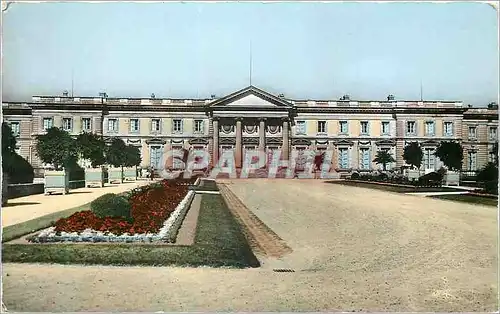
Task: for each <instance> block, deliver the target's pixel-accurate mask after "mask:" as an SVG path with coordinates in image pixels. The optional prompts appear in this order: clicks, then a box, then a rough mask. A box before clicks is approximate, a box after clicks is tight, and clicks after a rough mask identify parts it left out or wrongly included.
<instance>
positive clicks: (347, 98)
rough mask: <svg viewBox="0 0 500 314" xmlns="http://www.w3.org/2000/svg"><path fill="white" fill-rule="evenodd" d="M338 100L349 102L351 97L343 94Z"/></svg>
mask: <svg viewBox="0 0 500 314" xmlns="http://www.w3.org/2000/svg"><path fill="white" fill-rule="evenodd" d="M340 100H351V97H350V96H349V94H345V95H344V96H342V97H340Z"/></svg>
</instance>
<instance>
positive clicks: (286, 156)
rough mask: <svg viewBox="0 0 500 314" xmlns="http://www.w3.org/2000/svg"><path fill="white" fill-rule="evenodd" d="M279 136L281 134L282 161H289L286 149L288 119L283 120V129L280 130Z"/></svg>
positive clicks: (287, 146) (288, 145)
mask: <svg viewBox="0 0 500 314" xmlns="http://www.w3.org/2000/svg"><path fill="white" fill-rule="evenodd" d="M281 134H283V147H282V151H283V159H284V160H289V158H290V155H289V151H288V149H289V147H290V141H289V137H288V118H285V119H283V128H282V129H281Z"/></svg>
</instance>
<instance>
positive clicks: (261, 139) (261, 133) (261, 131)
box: [259, 118, 266, 152]
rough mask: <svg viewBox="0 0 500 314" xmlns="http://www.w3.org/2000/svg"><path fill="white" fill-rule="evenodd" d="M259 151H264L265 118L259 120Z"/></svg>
mask: <svg viewBox="0 0 500 314" xmlns="http://www.w3.org/2000/svg"><path fill="white" fill-rule="evenodd" d="M259 150H260V151H261V152H263V151H265V150H266V118H260V119H259Z"/></svg>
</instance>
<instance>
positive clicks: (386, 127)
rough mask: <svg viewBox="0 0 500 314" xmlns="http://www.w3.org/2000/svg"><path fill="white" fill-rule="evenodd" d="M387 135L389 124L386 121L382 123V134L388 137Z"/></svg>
mask: <svg viewBox="0 0 500 314" xmlns="http://www.w3.org/2000/svg"><path fill="white" fill-rule="evenodd" d="M389 133H390V129H389V122H388V121H383V122H382V134H384V135H388V134H389Z"/></svg>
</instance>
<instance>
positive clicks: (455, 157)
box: [434, 141, 464, 171]
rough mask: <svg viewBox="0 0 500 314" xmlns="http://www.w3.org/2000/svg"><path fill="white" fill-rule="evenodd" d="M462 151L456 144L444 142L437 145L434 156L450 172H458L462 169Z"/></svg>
mask: <svg viewBox="0 0 500 314" xmlns="http://www.w3.org/2000/svg"><path fill="white" fill-rule="evenodd" d="M463 154H464V149H463V147H462V145H460V143H458V142H453V141H445V142H441V143H439V146H438V147H437V149H436V152H435V153H434V155H435V156H436V157H439V159H441V161H442V162H443V163H444V165H445V166H446V167H448V169H450V170H455V171H458V170H460V169H462V160H463Z"/></svg>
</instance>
